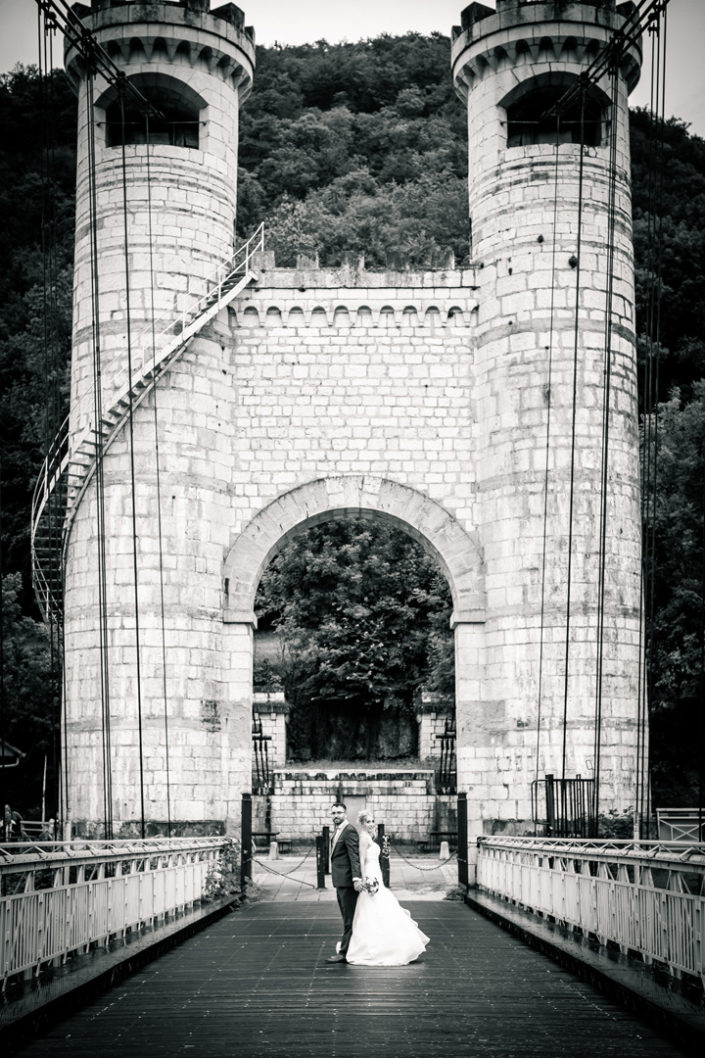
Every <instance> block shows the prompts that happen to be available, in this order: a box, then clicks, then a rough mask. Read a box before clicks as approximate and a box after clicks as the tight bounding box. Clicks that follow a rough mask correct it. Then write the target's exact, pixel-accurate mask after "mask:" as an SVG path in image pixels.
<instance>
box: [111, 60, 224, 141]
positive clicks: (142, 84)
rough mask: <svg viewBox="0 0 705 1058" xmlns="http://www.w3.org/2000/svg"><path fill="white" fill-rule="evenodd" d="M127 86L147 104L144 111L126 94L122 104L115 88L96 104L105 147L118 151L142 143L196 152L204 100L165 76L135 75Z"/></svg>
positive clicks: (180, 83) (173, 79)
mask: <svg viewBox="0 0 705 1058" xmlns="http://www.w3.org/2000/svg"><path fill="white" fill-rule="evenodd" d="M130 83H131V84H133V85H134V86H135V88H137V89H138V90H139V91H140V93H141V94H142V95H143V96H144V97H145V98H146V99H147V100H148V102H149V103H150V104H151V105H152V107H153V108H154V110H153V111H152V112H151V113H149V114H148V113H147V112H146V108H145V107H144V106H143V105H142V104H141V103H140V101H139V100H138V99H135V98H134V97H133V96H132V94H130V93H126V94H125V97H124V102H123V101H121V100H120V97H119V95H118V92H117V90H116V89H115V88H110V89H108V91H107V92H106V93H105V94H104V95H103V97H102V98H101V99H100V100H99V102H98V106H99V107H102V108H103V109H104V110H105V130H106V134H105V145H106V147H121V146H123V144H124V145H126V146H127V145H134V144H142V143H150V144H167V145H169V146H171V147H187V148H191V149H194V148H198V145H199V138H200V137H199V133H200V126H201V121H202V117H201V111H202V110H203V109H204V108H205V105H206V104H205V100H203V99H202V98H201V96H199V95H198V93H197V92H194V90H193V89H192V88H190V87H189V86H188V85H186V84H183V83H182V82H181V81H179V80H177V79H176V78H175V77H168V76H166V75H164V74H136V75H135V76H134V77H131V78H130Z"/></svg>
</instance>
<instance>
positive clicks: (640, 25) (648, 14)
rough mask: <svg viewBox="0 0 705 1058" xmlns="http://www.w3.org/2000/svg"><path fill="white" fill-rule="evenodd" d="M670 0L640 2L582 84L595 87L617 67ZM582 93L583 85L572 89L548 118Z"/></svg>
mask: <svg viewBox="0 0 705 1058" xmlns="http://www.w3.org/2000/svg"><path fill="white" fill-rule="evenodd" d="M669 2H670V0H638V2H637V3H636V4H635V5H634V7H633V9H632V10H631V12H630V13H629V14H628V15H627V17H626V19H625V22H624V24H623V25H622V27H621V29H619V30H616V31H615V32H614V33H613V34H612V35H611V37H610V39H609V40H608V41H607V43H606V44H605V45H604V46H603V47H602V48H601V49H600V51H599V52H598V54H597V55H596V56H595V58H594V59H593V61H592V62H591V63H590V65H589V66H588V67H587V68H586V70H585V71H584V73H583V75H582V78H581V80H583V82H584V85H585V86H587V85H591V84H592V85H596V84H597V83H598V82H599V81H600V79H601V78H602V77H604V75H605V74H606V73H609V70H610V68H611V66H612V65H613V64H615V63H618V62H619V60H620V59H621V58H622V57H623V56H624V54H625V52H626V51H627V49H628V48H629V47H631V45H632V44H637V43H638V41H639V39H640V37H641V35H642V33H643V31H644V29H646V28H647V27H648V26H649V24H650V23H651V21H652V20H653V19H654V18H657V17H658V16H659V15H661V14H662V13H664V12H665V10H666V7H667V6H668V4H669ZM582 91H583V89H581V86H580V85H571V86H570V87H569V88H567V89H566V91H565V92H564V93H563V95H561V96H560V97H559V98H558V99H557V100H556V102H555V103H554V104H553V105H552V106H551V107H549V108H548V110H547V111H546V115H545V116H549V115H555V114H560V113H562V112H563V111H564V110H567V109H568V108H569V107H570V106H572V104H573V103H575V102H576V100H578V99H579V97H580V95H581V94H582Z"/></svg>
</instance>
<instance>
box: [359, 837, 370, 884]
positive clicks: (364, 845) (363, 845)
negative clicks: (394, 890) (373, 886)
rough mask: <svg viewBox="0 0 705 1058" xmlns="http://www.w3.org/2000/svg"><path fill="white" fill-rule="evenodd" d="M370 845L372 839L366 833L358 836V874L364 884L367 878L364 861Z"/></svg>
mask: <svg viewBox="0 0 705 1058" xmlns="http://www.w3.org/2000/svg"><path fill="white" fill-rule="evenodd" d="M371 844H372V838H371V837H370V835H369V834H368V833H367V832H366V831H364V830H363V831H362V833H361V834H360V873H361V875H362V880H363V882H364V880H365V878H366V877H367V871H366V870H365V860H366V858H367V850H368V849H369V847H370V845H371Z"/></svg>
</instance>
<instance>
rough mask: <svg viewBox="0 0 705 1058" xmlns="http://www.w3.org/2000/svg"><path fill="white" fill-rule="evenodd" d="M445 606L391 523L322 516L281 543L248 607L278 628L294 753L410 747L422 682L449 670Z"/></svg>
mask: <svg viewBox="0 0 705 1058" xmlns="http://www.w3.org/2000/svg"><path fill="white" fill-rule="evenodd" d="M450 608H451V601H450V592H449V590H448V585H447V584H446V582H445V580H444V578H443V576H442V574H441V573H440V570H439V569H438V568H437V566H436V565H435V564H434V563H433V562H432V561H431V560H429V558H428V557H427V556H426V555H425V554H424V552H423V550H422V548H421V546H420V545H419V544H417V543H416V542H415V541H413V540H412V539H411V538H410V537H408V536H407V535H406V534H405V533H403V532H402V531H401V530H398V529H394V528H390V527H389V526H387V525H378V524H377V523H374V522H371V521H368V520H361V521H355V522H350V521H342V520H331V521H328V522H325V523H323V524H322V525H318V526H315V527H314V528H312V529H309V530H307V531H305V532H302V533H300V534H299V535H297V536H296V537H294V539H293V540H292V541H291V542H289V543H287V544H286V545H285V546H284V547H283V548H282V550H281V551H280V552H279V553H278V555H277V556H276V558H275V559H274V560H273V561H272V563H271V564H270V566H269V567H268V568H267V570H265V573H264V575H263V577H262V581H261V584H260V587H259V591H258V595H257V601H256V610H257V613H258V619H259V625H260V627H275V628H276V629H277V630H278V631H279V633H280V635H281V637H282V640H283V644H284V663H283V671H282V673H281V677H282V682H283V685H284V689H285V691H286V694H287V700H288V701H289V702H290V704H291V706H292V715H291V718H290V726H289V735H290V743H291V744H292V751H293V754H294V755H295V756H298V757H299V758H303V759H306V757H307V756H309V755H310V756H312V757H313V758H318V757H330V756H331V755H333V754H335V753H336V751H337V755H338V756H340V757H342V758H344V759H355V758H358V757H363V758H367V757H369V756H375V755H382V756H396V755H408V754H409V753H411V754H413V752H414V751H415V746H414V745H413V742H414V739H413V734H412V735H410V732H415V707H416V704H417V701H418V695H419V692H420V690H421V687H422V686H426V685H427V684H432V685H433V686H434V687H439V688H440V687H441V686H442V687H444V688H445V687H447V686H448V684H449V682H451V681H452V679H453V675H452V673H453V651H452V633H451V630H450V620H449V618H450ZM444 640H445V641H448V642H449V643H450V647H448V646H447V644H446V643H444ZM400 731H401V732H402V736H401V739H400V738H399V737H397V736H398V734H399V732H400ZM404 732H406V733H405V734H404Z"/></svg>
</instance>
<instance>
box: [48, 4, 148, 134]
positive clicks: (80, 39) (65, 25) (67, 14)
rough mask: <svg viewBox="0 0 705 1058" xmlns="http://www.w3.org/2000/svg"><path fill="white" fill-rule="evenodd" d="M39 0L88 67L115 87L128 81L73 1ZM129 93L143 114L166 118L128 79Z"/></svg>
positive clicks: (127, 89)
mask: <svg viewBox="0 0 705 1058" xmlns="http://www.w3.org/2000/svg"><path fill="white" fill-rule="evenodd" d="M35 2H36V3H37V5H38V6H39V8H40V9H41V10H42V11H44V12H45V13H46V15H47V17H49V18H51V19H52V20H53V23H54V24H55V25H56V27H57V28H58V29H60V30H61V32H62V33H63V35H64V37H65V38H66V40H67V41H68V42H69V43H70V44H71V45H73V47H74V48H76V50H77V51H78V53H79V55H80V56H81V57H82V58H83V60H84V62H85V63H86V64H87V67H88V69H89V70H93V71H94V72H95V73H96V74H100V76H101V77H103V78H104V80H105V81H107V83H108V85H110V86H111V87H117V86H119V84H120V82H121V81H122V80H124V74H123V72H122V70H121V69H120V67H119V66H118V65H117V64H116V63H115V62H113V60H112V59H111V57H110V55H108V53H107V51H106V50H105V48H103V46H102V45H101V44H100V43H99V42H98V39H97V38H96V37H95V35H94V34H93V33H92V32H91V30H89V29H88V27H87V26H85V25H84V24H83V22H82V21H81V19H80V18H79V16H78V15H77V14H76V12H75V11H74V10H73V8H72V5H71V3H70V0H35ZM126 92H127V94H128V95H129V96H130V97H131V98H132V99H133V101H134V102H135V103H136V104H137V105H138V107H139V108H140V109H141V110H142V112H143V113H151V114H152V115H154V116H157V117H162V118H163V117H164V115H163V114H162V112H161V111H160V110H159V109H158V108H157V107H155V106H154V104H153V103H151V102H150V101H149V99H147V97H146V96H144V95H143V94H142V92H140V90H139V88H137V86H136V85H135V84H134V83H132V82H127V85H126Z"/></svg>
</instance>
